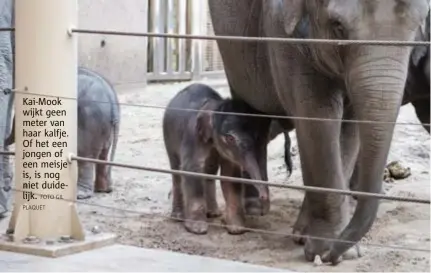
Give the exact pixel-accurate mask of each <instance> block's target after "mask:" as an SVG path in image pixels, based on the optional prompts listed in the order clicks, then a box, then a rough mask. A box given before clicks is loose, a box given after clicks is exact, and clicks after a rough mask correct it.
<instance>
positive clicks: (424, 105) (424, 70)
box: [402, 13, 430, 133]
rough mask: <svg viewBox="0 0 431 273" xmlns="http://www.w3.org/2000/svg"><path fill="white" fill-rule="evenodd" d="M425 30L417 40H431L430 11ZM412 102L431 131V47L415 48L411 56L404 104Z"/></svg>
mask: <svg viewBox="0 0 431 273" xmlns="http://www.w3.org/2000/svg"><path fill="white" fill-rule="evenodd" d="M426 21H427V22H428V23H427V24H426V25H425V29H424V30H422V29H421V30H420V31H418V34H417V38H416V39H417V40H419V41H430V26H429V21H430V13H428V16H427V19H426ZM408 103H411V104H412V105H413V107H414V108H415V110H416V115H417V117H418V119H419V120H420V122H421V123H422V125H423V127H424V128H425V130H427V132H428V133H430V126H429V125H426V124H429V123H430V47H429V46H417V47H415V48H413V50H412V55H411V58H410V66H409V73H408V76H407V81H406V86H405V91H404V97H403V102H402V105H405V104H408Z"/></svg>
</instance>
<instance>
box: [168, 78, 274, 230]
mask: <svg viewBox="0 0 431 273" xmlns="http://www.w3.org/2000/svg"><path fill="white" fill-rule="evenodd" d="M169 108H175V109H191V110H192V111H181V110H180V111H177V110H174V109H169ZM193 110H195V111H193ZM196 110H203V111H207V112H198V111H196ZM208 111H217V112H242V113H252V111H253V110H252V109H251V108H250V107H249V106H248V105H246V104H244V103H243V102H239V101H235V100H231V99H223V98H221V96H220V95H219V94H218V93H217V92H216V91H214V90H213V89H212V88H210V87H209V86H206V85H202V84H192V85H190V86H188V87H187V88H185V89H183V90H181V91H180V92H179V93H178V94H177V95H176V96H175V97H174V98H173V99H172V100H171V101H170V102H169V104H168V109H167V110H166V112H165V114H164V117H163V137H164V142H165V148H166V151H167V154H168V157H169V161H170V166H171V169H173V170H182V171H189V172H198V173H206V174H217V171H218V169H219V167H220V170H221V175H222V176H232V177H241V173H242V172H243V171H244V172H246V173H248V174H249V176H250V177H251V179H257V180H267V172H266V164H264V163H265V159H266V146H267V138H268V136H267V135H262V133H260V132H261V131H262V132H268V129H269V123H270V120H269V119H264V118H256V117H244V116H235V115H229V114H218V113H209V112H208ZM181 177H182V178H181ZM172 180H173V181H172V182H173V183H172V195H173V200H172V214H171V215H172V217H174V218H176V219H184V220H185V223H184V225H185V228H186V230H187V231H189V232H191V233H195V234H205V233H206V232H207V230H208V224H207V222H206V219H207V217H217V216H219V215H220V212H219V210H218V205H217V201H216V195H215V194H216V191H215V181H214V180H211V179H203V178H198V177H191V176H180V175H173V176H172ZM221 187H222V191H223V195H224V199H225V202H226V210H225V218H224V221H225V223H226V224H227V227H226V228H227V231H228V232H229V233H230V234H241V233H244V232H245V230H244V206H243V202H242V190H243V184H240V183H232V182H228V181H221ZM255 188H256V190H257V192H258V197H259V198H260V200H261V201H262V203H265V204H268V205H269V189H268V186H266V185H259V186H255Z"/></svg>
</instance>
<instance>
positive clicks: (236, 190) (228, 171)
mask: <svg viewBox="0 0 431 273" xmlns="http://www.w3.org/2000/svg"><path fill="white" fill-rule="evenodd" d="M221 175H222V176H231V177H239V176H240V175H241V171H240V170H239V169H238V168H236V167H234V166H233V165H232V164H230V163H229V162H225V161H224V162H223V163H222V164H221ZM243 186H244V185H242V184H239V183H232V182H230V181H221V188H222V191H223V196H224V199H225V203H226V208H225V216H224V222H225V224H226V229H227V231H228V233H229V234H243V233H245V232H246V230H245V229H244V225H245V219H244V210H243V206H242V202H241V192H242V189H243Z"/></svg>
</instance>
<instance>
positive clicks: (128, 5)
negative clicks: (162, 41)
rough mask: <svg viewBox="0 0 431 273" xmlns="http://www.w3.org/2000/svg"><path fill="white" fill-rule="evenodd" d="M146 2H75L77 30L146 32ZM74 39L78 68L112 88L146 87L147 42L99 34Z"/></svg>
mask: <svg viewBox="0 0 431 273" xmlns="http://www.w3.org/2000/svg"><path fill="white" fill-rule="evenodd" d="M147 2H148V1H147V0H78V5H79V17H78V20H79V22H78V27H79V28H85V29H101V30H117V31H131V32H146V31H147V10H148V4H147ZM78 35H79V40H78V41H79V42H78V44H79V46H78V58H79V65H82V66H85V67H88V68H90V69H93V70H95V71H97V72H99V73H101V74H102V75H103V76H105V77H106V78H108V79H109V80H110V81H111V83H112V84H115V85H124V84H143V85H145V84H146V81H147V80H146V71H147V55H146V54H147V53H146V47H147V40H148V39H147V38H144V37H130V36H112V35H100V34H78ZM103 43H104V46H103Z"/></svg>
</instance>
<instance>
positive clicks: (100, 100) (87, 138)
mask: <svg viewBox="0 0 431 273" xmlns="http://www.w3.org/2000/svg"><path fill="white" fill-rule="evenodd" d="M119 128H120V105H119V102H118V97H117V93H116V92H115V89H114V87H113V86H112V85H111V84H110V83H109V81H108V80H106V79H105V78H103V77H102V76H101V75H99V74H98V73H96V72H94V71H91V70H89V69H87V68H83V67H79V68H78V156H81V157H87V158H95V159H100V160H110V161H113V160H114V156H115V150H116V147H117V142H118V133H119ZM14 134H15V118H14V120H13V128H12V131H11V134H10V135H9V137H8V138H7V139H6V141H5V143H6V145H11V144H12V143H14V141H15V136H14ZM111 145H112V146H111ZM109 150H111V155H110V157H109V158H108V155H109ZM94 168H95V169H96V178H95V179H94ZM94 191H96V192H104V193H110V192H112V177H111V166H107V165H95V164H94V163H88V162H82V161H80V162H78V195H77V198H78V199H86V198H90V197H92V196H93V194H94Z"/></svg>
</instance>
